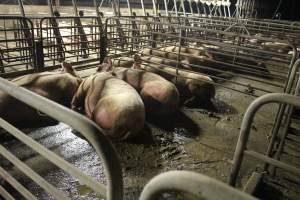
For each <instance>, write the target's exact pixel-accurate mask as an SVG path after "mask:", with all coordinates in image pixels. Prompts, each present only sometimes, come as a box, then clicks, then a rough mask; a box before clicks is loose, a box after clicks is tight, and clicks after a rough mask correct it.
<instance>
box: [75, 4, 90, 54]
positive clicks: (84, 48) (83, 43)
mask: <svg viewBox="0 0 300 200" xmlns="http://www.w3.org/2000/svg"><path fill="white" fill-rule="evenodd" d="M72 4H73V9H74V13H75V18H74V22H75V26H76V27H77V29H78V33H79V38H80V51H81V52H82V53H83V58H87V57H88V55H89V53H88V51H89V45H88V39H87V36H86V34H85V31H84V28H83V26H82V23H81V19H80V17H79V15H78V9H77V0H72Z"/></svg>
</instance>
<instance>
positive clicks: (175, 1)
mask: <svg viewBox="0 0 300 200" xmlns="http://www.w3.org/2000/svg"><path fill="white" fill-rule="evenodd" d="M174 8H175V16H176V17H178V8H177V0H174Z"/></svg>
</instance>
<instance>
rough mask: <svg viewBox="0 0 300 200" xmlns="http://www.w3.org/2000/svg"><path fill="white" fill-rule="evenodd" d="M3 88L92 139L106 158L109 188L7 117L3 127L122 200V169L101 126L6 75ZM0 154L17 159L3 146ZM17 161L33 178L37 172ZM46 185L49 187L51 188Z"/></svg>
mask: <svg viewBox="0 0 300 200" xmlns="http://www.w3.org/2000/svg"><path fill="white" fill-rule="evenodd" d="M0 90H2V91H3V92H5V93H8V94H9V95H11V96H13V97H15V98H16V99H19V100H20V101H22V102H24V103H26V104H27V105H29V106H31V107H33V108H35V109H37V110H39V111H41V112H43V113H45V114H47V115H48V116H50V117H53V118H54V119H56V120H58V121H60V122H63V123H65V124H68V125H70V126H71V127H72V128H74V129H75V130H77V131H79V132H80V133H81V134H82V136H83V137H84V138H86V139H87V141H89V143H90V144H91V145H92V146H93V148H94V149H95V151H96V153H97V154H98V155H99V156H100V157H101V158H102V160H103V164H104V169H105V175H106V179H107V186H106V190H105V191H104V187H102V186H101V184H100V183H98V182H95V181H94V180H92V179H91V178H90V177H88V176H87V175H85V174H83V173H82V172H80V171H79V170H78V169H77V168H75V167H73V166H72V165H71V164H69V163H68V162H66V161H64V160H63V159H62V158H60V157H59V156H57V155H56V154H54V153H53V152H51V151H49V150H48V149H46V148H45V147H43V146H42V145H40V144H38V143H37V142H35V141H34V140H32V139H31V138H29V137H28V136H26V135H25V134H23V133H22V132H20V131H19V130H18V129H16V128H14V127H13V126H11V125H10V124H8V123H6V122H5V121H4V120H1V123H0V124H1V126H3V128H5V129H6V130H8V132H10V133H11V134H12V135H14V136H15V137H16V138H18V139H19V140H21V141H22V142H24V143H25V144H27V145H28V146H29V147H31V148H32V149H34V150H35V151H37V152H38V153H39V154H41V155H42V156H44V157H45V158H46V159H48V160H49V161H51V162H52V163H54V164H55V165H57V166H58V167H60V168H61V169H63V170H65V171H66V172H68V173H70V174H71V175H73V176H75V177H76V178H78V180H80V181H81V182H82V183H84V184H86V185H87V186H88V187H90V188H92V189H93V190H95V191H96V192H97V193H99V194H101V195H104V196H106V198H107V199H115V200H120V199H122V196H123V181H122V170H121V166H120V162H119V159H118V156H117V153H116V151H115V149H114V147H113V145H112V144H111V142H110V141H109V140H108V139H107V138H106V137H105V136H104V135H103V134H102V132H101V129H99V127H98V126H97V125H96V124H95V123H94V122H92V121H90V120H88V119H87V118H85V117H84V116H82V115H80V114H78V113H76V112H74V111H72V110H70V109H67V108H66V107H63V106H61V105H59V104H57V103H55V102H52V101H50V100H48V99H46V98H44V97H41V96H39V95H37V94H35V93H33V92H31V91H29V90H26V89H24V88H20V87H17V86H15V85H14V84H12V83H11V82H9V81H7V80H5V79H3V78H0ZM0 154H2V155H4V156H6V157H7V158H9V160H10V161H12V160H15V159H14V158H13V157H12V155H10V153H8V152H6V151H5V150H4V149H3V148H1V149H0ZM15 164H16V165H17V167H19V168H20V167H21V168H23V169H26V170H25V171H24V170H23V172H24V173H28V174H27V175H28V176H30V177H31V178H33V176H34V173H31V172H30V170H29V169H28V168H24V167H26V166H25V165H22V164H21V163H19V162H18V161H17V160H15ZM41 180H42V179H41ZM38 182H39V181H38ZM46 187H47V186H46ZM47 188H48V189H49V187H47ZM54 193H55V191H54ZM52 194H53V193H52ZM59 199H61V198H59Z"/></svg>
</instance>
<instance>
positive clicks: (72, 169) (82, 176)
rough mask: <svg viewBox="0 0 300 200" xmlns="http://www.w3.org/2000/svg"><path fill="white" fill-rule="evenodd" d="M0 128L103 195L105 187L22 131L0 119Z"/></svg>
mask: <svg viewBox="0 0 300 200" xmlns="http://www.w3.org/2000/svg"><path fill="white" fill-rule="evenodd" d="M0 124H1V127H3V128H4V129H5V130H7V131H8V132H9V133H10V134H11V135H13V136H14V137H16V138H17V139H19V140H20V141H22V142H23V143H24V144H26V145H27V146H29V147H30V148H32V149H33V150H35V151H36V152H38V153H39V154H40V155H42V156H44V157H45V158H46V159H48V160H49V161H51V162H52V163H53V164H55V165H56V166H57V167H59V168H61V169H63V170H64V171H65V172H67V173H69V174H70V175H72V176H73V177H76V178H77V179H78V180H79V181H80V183H82V184H85V185H86V186H88V187H90V188H91V189H93V190H94V191H95V192H97V193H98V194H102V195H105V192H106V191H105V186H104V185H103V184H101V183H99V182H96V181H94V180H93V179H92V178H91V177H89V176H87V175H85V174H83V173H82V172H81V171H80V170H79V169H77V168H76V167H74V166H73V165H72V164H70V163H68V162H67V161H65V160H64V159H63V158H61V157H59V156H57V155H56V154H55V153H53V152H52V151H49V150H48V149H46V148H45V147H44V146H43V145H41V144H39V143H38V142H36V141H34V140H32V139H31V138H30V137H29V136H27V135H25V134H24V133H23V132H22V131H20V130H18V129H16V128H15V127H13V126H12V125H10V124H9V123H7V122H6V121H4V120H3V119H1V118H0Z"/></svg>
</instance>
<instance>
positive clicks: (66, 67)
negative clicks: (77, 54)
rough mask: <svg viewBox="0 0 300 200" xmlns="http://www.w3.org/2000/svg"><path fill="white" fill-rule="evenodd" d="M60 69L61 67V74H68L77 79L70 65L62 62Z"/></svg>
mask: <svg viewBox="0 0 300 200" xmlns="http://www.w3.org/2000/svg"><path fill="white" fill-rule="evenodd" d="M61 67H62V71H63V72H66V73H69V74H71V75H73V76H75V77H77V74H76V72H75V70H74V69H73V66H72V65H71V64H70V63H67V62H63V63H62V64H61Z"/></svg>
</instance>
